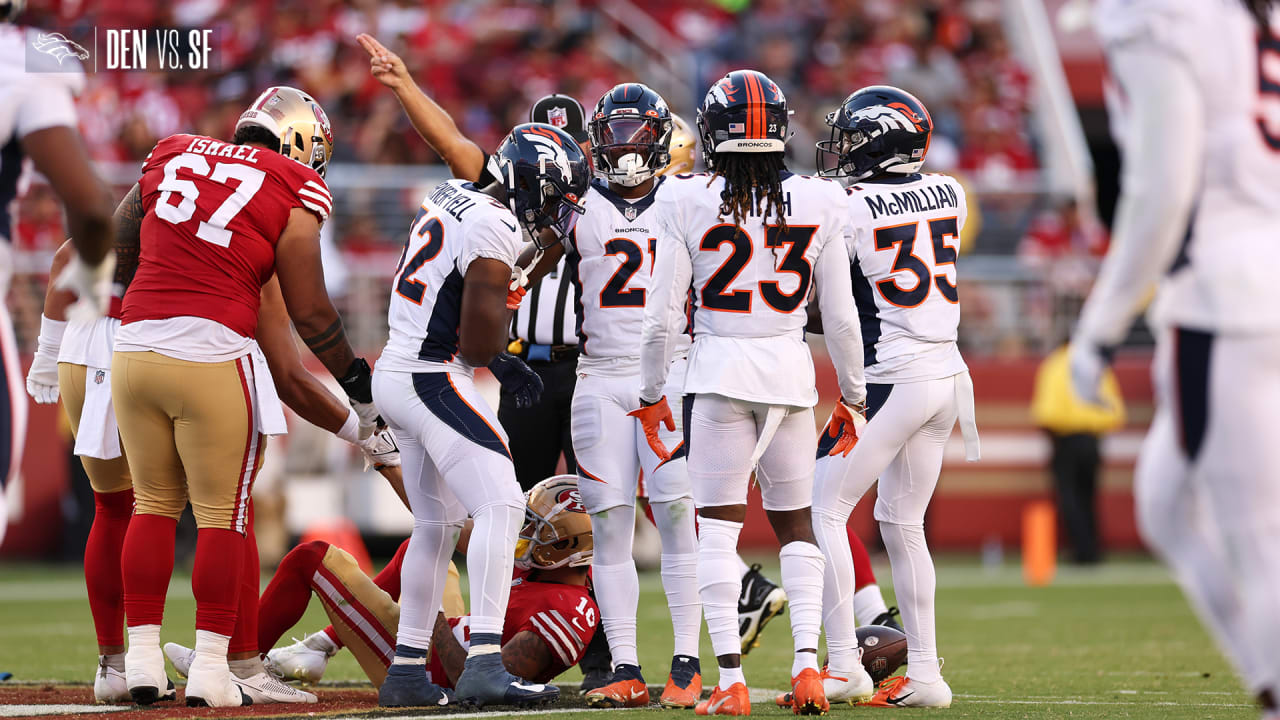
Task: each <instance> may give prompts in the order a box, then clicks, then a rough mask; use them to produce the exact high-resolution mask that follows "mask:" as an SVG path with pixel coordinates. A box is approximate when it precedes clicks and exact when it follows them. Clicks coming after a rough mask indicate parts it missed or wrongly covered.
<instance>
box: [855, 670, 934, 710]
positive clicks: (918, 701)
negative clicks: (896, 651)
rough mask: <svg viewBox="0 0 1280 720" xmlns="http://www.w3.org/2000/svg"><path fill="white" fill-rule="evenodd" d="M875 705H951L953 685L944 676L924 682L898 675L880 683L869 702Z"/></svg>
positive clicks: (930, 706) (926, 706)
mask: <svg viewBox="0 0 1280 720" xmlns="http://www.w3.org/2000/svg"><path fill="white" fill-rule="evenodd" d="M867 705H871V706H873V707H923V708H946V707H951V686H950V685H947V681H946V680H943V679H942V678H938V679H937V680H935V681H933V682H931V683H922V682H919V681H916V680H912V679H910V678H908V677H907V676H906V675H897V676H894V677H891V678H889V679H887V680H885V681H884V682H882V683H880V687H879V688H877V689H876V694H875V696H874V697H872V698H871V700H870V701H869V702H868V703H867Z"/></svg>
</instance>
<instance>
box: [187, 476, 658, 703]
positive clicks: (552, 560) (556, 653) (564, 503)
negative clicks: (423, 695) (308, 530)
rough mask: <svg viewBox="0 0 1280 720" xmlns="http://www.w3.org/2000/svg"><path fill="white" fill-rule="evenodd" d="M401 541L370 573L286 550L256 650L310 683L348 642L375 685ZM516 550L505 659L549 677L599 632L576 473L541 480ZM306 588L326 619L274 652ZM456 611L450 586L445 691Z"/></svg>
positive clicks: (344, 556)
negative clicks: (325, 624) (329, 622)
mask: <svg viewBox="0 0 1280 720" xmlns="http://www.w3.org/2000/svg"><path fill="white" fill-rule="evenodd" d="M406 545H407V541H406V542H405V543H404V544H402V545H401V546H400V549H399V550H398V551H397V552H396V555H395V557H394V558H392V561H391V563H389V564H388V565H387V567H386V568H384V569H383V570H382V572H380V573H378V575H377V576H376V577H375V578H373V579H370V578H369V577H368V576H367V575H365V574H364V572H363V571H362V570H360V568H359V566H358V565H357V564H356V561H355V559H354V558H352V557H351V556H350V555H349V554H348V553H346V552H345V551H343V550H342V549H341V548H337V547H333V546H331V545H329V544H328V543H324V542H320V541H315V542H309V543H305V544H303V545H300V546H298V547H296V548H294V549H293V550H292V551H290V552H289V554H288V555H286V556H285V557H284V560H282V561H281V562H280V567H279V568H278V569H277V570H276V574H275V576H274V577H273V578H272V579H271V584H270V585H268V586H267V589H266V591H265V592H264V593H263V596H262V603H261V606H260V613H259V617H258V628H259V634H258V643H259V648H260V649H261V650H262V652H264V653H268V657H269V663H270V664H271V665H272V666H273V668H274V669H275V670H276V671H277V672H280V673H281V674H282V675H283V676H284V677H286V678H290V679H302V680H306V681H309V682H316V681H318V680H319V679H320V677H321V675H322V674H323V673H324V668H325V665H326V664H327V662H328V659H329V658H330V657H332V656H333V655H334V654H335V653H337V652H338V650H339V649H341V648H342V647H346V648H348V649H350V650H351V652H352V654H353V655H355V657H356V660H357V661H358V662H359V663H360V667H361V669H363V670H364V672H365V674H366V675H367V676H368V677H369V681H370V682H372V683H373V684H374V686H375V687H381V686H382V684H383V681H384V680H385V679H386V676H387V668H388V667H389V666H390V664H391V661H392V659H393V658H394V657H395V646H396V627H397V623H398V621H399V615H400V607H399V605H398V604H397V603H396V600H397V599H398V597H399V595H400V582H401V579H400V573H401V565H402V562H403V559H404V556H405V550H406ZM463 549H464V550H465V548H463ZM517 552H518V553H519V556H518V558H517V561H516V564H517V570H516V572H515V573H514V579H513V580H512V582H511V599H510V602H509V603H508V605H507V614H506V622H505V624H504V626H503V628H504V629H503V636H502V651H501V653H502V662H503V664H504V665H505V666H506V668H507V670H508V671H510V672H511V673H512V674H514V675H517V676H519V677H523V678H528V679H530V680H532V681H534V682H538V683H546V682H550V681H551V680H552V679H553V678H555V677H556V676H557V675H559V674H560V673H562V672H564V671H565V670H568V669H569V668H571V667H573V666H574V665H575V664H577V662H578V660H579V659H580V658H581V657H582V653H583V652H584V651H585V650H586V647H587V645H588V643H590V642H591V638H592V636H593V635H594V634H595V631H596V622H597V609H596V605H595V603H594V602H593V601H592V600H591V598H590V596H589V595H588V593H587V585H588V577H587V570H588V566H589V565H590V562H591V552H592V541H591V523H590V521H589V520H588V519H587V516H586V513H585V512H584V511H583V508H582V503H581V500H580V499H579V497H578V483H577V478H576V477H575V476H573V475H557V476H555V477H551V478H548V479H546V480H544V481H542V482H540V483H538V485H536V486H535V487H534V488H533V489H532V490H531V491H530V492H529V497H528V500H527V504H526V507H525V524H524V527H523V529H521V531H520V541H519V544H518V546H517ZM311 593H315V596H316V597H317V598H318V599H319V600H320V603H321V604H322V605H323V606H324V609H325V613H326V614H328V616H329V619H330V620H332V621H333V625H331V626H330V627H329V628H326V629H325V630H324V631H323V632H321V633H317V634H315V635H312V636H310V637H309V638H308V639H307V640H306V641H304V643H302V644H296V645H294V646H291V647H288V648H280V649H274V650H273V649H272V647H273V646H274V644H275V643H276V641H278V640H279V639H280V637H281V636H282V635H283V634H284V632H285V631H286V630H288V629H289V628H291V627H293V626H294V625H295V624H297V622H298V620H300V619H301V618H302V615H303V613H304V612H305V611H306V608H307V603H308V602H309V601H310V596H311ZM462 607H463V606H462V595H461V593H460V592H459V591H458V586H457V584H456V582H455V583H453V585H452V589H451V590H446V593H445V597H444V610H443V611H442V612H440V613H438V614H437V617H436V623H435V632H434V633H433V634H432V639H433V641H432V646H431V652H430V654H429V656H428V658H427V659H426V662H425V663H424V664H425V670H426V673H427V677H428V678H429V679H430V680H431V682H433V683H436V684H437V685H440V686H441V687H445V688H452V687H453V686H454V684H455V683H456V682H457V679H458V676H459V674H461V672H462V667H463V663H464V662H465V659H466V652H467V648H468V647H469V645H470V639H471V617H470V616H469V615H465V614H461V613H460V612H458V611H454V612H452V613H451V612H450V610H451V609H454V608H456V609H458V610H461V608H462ZM315 648H318V649H315ZM165 652H166V653H167V654H168V655H169V658H170V660H172V661H173V663H174V667H177V668H178V669H179V671H182V669H183V668H184V666H185V665H186V664H188V663H189V662H190V657H191V650H190V649H188V648H185V647H182V646H179V645H175V644H173V643H170V644H169V645H166V647H165ZM646 697H647V693H646ZM446 702H447V700H446ZM441 704H445V703H441Z"/></svg>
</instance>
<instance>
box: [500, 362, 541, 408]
mask: <svg viewBox="0 0 1280 720" xmlns="http://www.w3.org/2000/svg"><path fill="white" fill-rule="evenodd" d="M489 372H491V373H493V376H494V377H496V378H498V382H499V383H500V384H501V385H502V389H503V390H506V391H507V392H509V393H511V394H512V395H513V396H514V397H515V399H516V407H518V408H528V407H533V406H534V405H535V404H537V402H538V398H540V397H542V378H540V377H538V373H536V372H534V371H533V368H531V367H529V366H528V365H526V364H525V362H524V361H523V360H521V359H520V358H518V357H516V356H515V355H512V354H511V353H505V352H504V353H498V356H497V357H495V358H494V359H493V361H492V362H490V363H489Z"/></svg>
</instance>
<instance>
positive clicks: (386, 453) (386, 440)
mask: <svg viewBox="0 0 1280 720" xmlns="http://www.w3.org/2000/svg"><path fill="white" fill-rule="evenodd" d="M356 445H358V446H359V447H360V452H362V453H364V469H365V470H368V469H369V468H373V469H375V470H381V469H382V468H385V467H400V446H399V445H397V444H396V437H395V435H392V434H391V430H389V429H387V428H383V429H381V430H378V431H376V432H374V433H373V434H372V435H370V436H369V437H367V438H365V439H364V440H361V441H360V442H358V443H356Z"/></svg>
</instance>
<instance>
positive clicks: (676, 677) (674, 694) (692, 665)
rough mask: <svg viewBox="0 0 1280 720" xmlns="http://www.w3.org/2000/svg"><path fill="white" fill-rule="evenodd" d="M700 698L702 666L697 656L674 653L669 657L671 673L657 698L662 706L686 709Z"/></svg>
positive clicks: (694, 704) (695, 703)
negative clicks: (674, 654)
mask: <svg viewBox="0 0 1280 720" xmlns="http://www.w3.org/2000/svg"><path fill="white" fill-rule="evenodd" d="M700 699H702V666H701V663H699V662H698V658H696V657H689V656H688V655H676V656H675V657H673V658H671V674H670V675H668V676H667V686H666V687H665V688H663V690H662V696H661V697H659V698H658V704H659V705H661V706H662V707H664V708H681V709H688V708H691V707H694V706H696V705H697V704H698V700H700Z"/></svg>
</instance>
